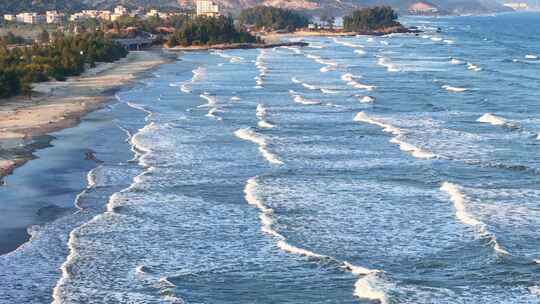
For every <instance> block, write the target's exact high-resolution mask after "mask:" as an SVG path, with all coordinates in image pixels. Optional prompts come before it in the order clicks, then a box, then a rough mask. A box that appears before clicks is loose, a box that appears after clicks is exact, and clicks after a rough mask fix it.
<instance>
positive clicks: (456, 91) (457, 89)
mask: <svg viewBox="0 0 540 304" xmlns="http://www.w3.org/2000/svg"><path fill="white" fill-rule="evenodd" d="M442 88H443V89H445V90H447V91H448V92H452V93H463V92H465V91H467V90H468V89H467V88H458V87H452V86H449V85H443V86H442Z"/></svg>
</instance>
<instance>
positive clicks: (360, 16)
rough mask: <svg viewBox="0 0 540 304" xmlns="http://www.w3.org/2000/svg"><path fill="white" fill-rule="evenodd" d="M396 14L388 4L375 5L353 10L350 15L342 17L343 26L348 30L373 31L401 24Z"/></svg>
mask: <svg viewBox="0 0 540 304" xmlns="http://www.w3.org/2000/svg"><path fill="white" fill-rule="evenodd" d="M397 18H398V16H397V14H396V13H395V12H394V10H393V9H392V8H391V7H389V6H380V7H379V6H377V7H373V8H365V9H361V10H357V11H354V12H353V13H352V15H350V16H346V17H343V27H344V29H345V31H348V32H364V31H375V30H381V29H385V28H389V27H395V26H401V24H400V23H399V22H397V21H396V20H397Z"/></svg>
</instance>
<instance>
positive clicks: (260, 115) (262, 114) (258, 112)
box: [255, 104, 266, 119]
mask: <svg viewBox="0 0 540 304" xmlns="http://www.w3.org/2000/svg"><path fill="white" fill-rule="evenodd" d="M255 115H256V116H257V117H258V118H261V119H262V118H264V117H265V116H266V108H265V107H264V106H263V105H262V104H258V105H257V109H256V113H255Z"/></svg>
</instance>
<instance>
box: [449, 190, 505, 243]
mask: <svg viewBox="0 0 540 304" xmlns="http://www.w3.org/2000/svg"><path fill="white" fill-rule="evenodd" d="M441 190H442V191H444V192H446V193H447V194H448V195H449V196H450V200H451V201H452V203H453V204H454V208H455V209H456V218H457V219H458V220H459V221H460V222H462V223H463V224H465V225H467V226H470V227H472V228H474V229H475V231H476V232H478V233H479V236H481V237H487V238H489V239H490V244H491V245H492V246H493V249H494V250H495V252H496V253H500V254H509V253H508V251H506V250H505V249H504V248H502V246H501V245H500V244H499V243H498V242H497V238H496V237H495V235H494V234H492V233H491V232H490V231H489V230H488V229H487V225H486V224H484V223H483V222H481V221H479V220H477V219H475V218H474V217H473V216H472V215H471V214H469V213H468V212H467V207H466V201H467V197H466V196H465V195H464V194H463V193H462V192H461V191H460V187H459V186H457V185H455V184H452V183H449V182H443V184H442V186H441Z"/></svg>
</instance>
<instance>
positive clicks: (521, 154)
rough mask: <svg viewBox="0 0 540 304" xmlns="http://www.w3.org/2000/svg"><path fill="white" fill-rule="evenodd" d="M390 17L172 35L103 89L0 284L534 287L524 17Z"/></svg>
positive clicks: (205, 299) (407, 293)
mask: <svg viewBox="0 0 540 304" xmlns="http://www.w3.org/2000/svg"><path fill="white" fill-rule="evenodd" d="M404 21H405V22H406V23H408V24H409V25H420V26H422V28H423V29H424V30H425V33H423V34H421V35H419V36H412V35H392V36H389V37H373V38H370V37H363V36H362V37H351V38H337V39H331V38H308V39H306V40H307V41H308V42H310V43H313V45H314V46H315V47H306V48H302V49H300V48H277V49H269V50H233V51H225V52H200V53H188V54H185V55H183V56H182V57H181V58H180V60H178V61H177V62H175V63H172V64H168V65H164V66H162V67H161V68H160V69H159V70H157V71H156V72H155V74H154V75H153V77H149V78H148V79H146V80H144V81H142V82H141V83H140V85H137V86H135V87H134V88H132V89H130V90H127V91H124V92H121V93H120V94H118V99H119V103H117V104H116V105H115V106H113V107H111V108H109V109H106V110H104V112H105V113H107V115H109V116H110V117H109V120H108V121H110V122H111V124H109V126H108V127H106V128H104V129H103V130H108V131H107V132H105V131H100V132H96V133H95V134H96V135H95V136H93V137H92V139H89V140H90V141H91V142H92V144H91V145H90V146H91V148H92V149H93V150H95V151H96V152H97V154H96V155H97V157H98V158H99V159H101V160H103V161H104V163H103V164H101V165H100V166H98V167H97V168H96V169H94V170H93V171H91V172H90V173H89V175H88V188H87V189H86V190H84V191H83V189H82V188H83V187H81V189H80V191H82V192H80V191H78V192H77V193H80V194H79V195H78V197H77V199H76V203H77V204H76V206H77V207H78V208H77V209H76V210H77V212H75V214H73V215H69V216H64V217H62V218H60V219H59V220H57V221H55V222H53V223H51V224H48V225H45V226H43V227H42V228H41V229H37V231H36V233H35V235H34V237H33V240H32V241H31V242H30V243H28V244H26V245H25V246H23V247H22V248H20V249H19V250H17V251H15V252H13V253H11V254H8V255H4V256H1V257H0V266H1V267H0V279H1V280H2V288H0V301H1V302H5V303H12V302H19V303H22V302H38V303H39V302H50V301H55V302H56V303H117V302H121V303H163V302H166V303H167V302H169V303H254V302H256V303H276V302H280V303H358V302H360V303H370V302H377V301H378V302H381V303H538V302H539V299H538V296H539V290H540V287H537V284H538V280H539V279H540V272H539V271H538V269H539V268H538V261H540V256H539V252H538V248H540V239H539V238H538V233H537V231H538V229H539V228H540V221H539V220H538V218H539V217H538V215H539V214H538V212H539V208H538V200H539V198H540V183H539V180H540V179H539V174H540V154H539V153H538V148H539V146H540V141H539V140H538V134H539V132H540V107H539V103H538V101H539V97H540V93H539V91H538V90H537V83H538V80H539V79H538V75H539V74H538V63H539V62H538V61H536V60H535V59H534V58H533V56H532V55H535V54H540V41H539V40H538V39H539V38H538V37H540V36H539V35H538V34H539V33H538V31H539V28H538V27H537V26H534V27H533V26H530V25H531V24H539V23H540V15H538V14H508V15H500V16H495V17H466V18H465V17H460V18H440V19H430V18H415V19H406V20H404ZM507 25H511V26H507ZM438 27H440V28H442V33H437V32H436V29H437V28H438ZM527 55H529V56H527ZM100 117H101V116H100ZM124 131H125V132H124ZM125 140H128V142H125ZM66 141H68V142H72V141H69V138H68V139H66ZM130 147H131V148H130ZM130 149H132V150H133V151H130ZM133 156H134V158H133V159H132V160H131V161H130V159H131V158H132V157H133ZM45 157H46V156H45V155H44V156H43V158H45ZM62 201H64V202H65V201H66V200H65V199H64V200H62ZM68 234H69V235H68ZM60 267H61V271H58V269H59V268H60ZM38 269H39V271H38ZM36 285H37V286H40V288H37V289H36V288H32V287H33V286H36Z"/></svg>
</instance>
